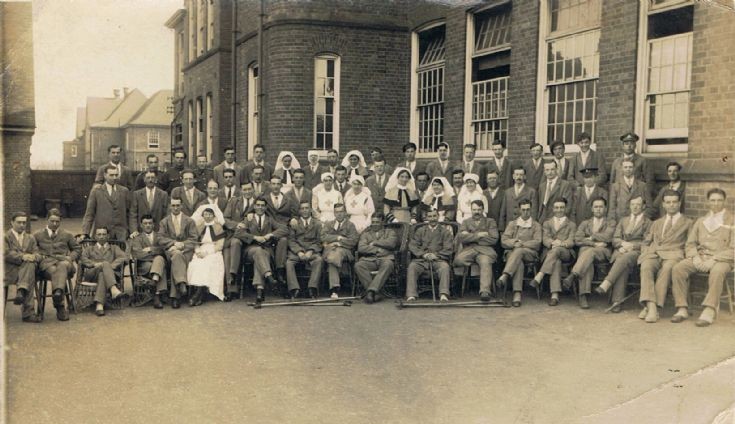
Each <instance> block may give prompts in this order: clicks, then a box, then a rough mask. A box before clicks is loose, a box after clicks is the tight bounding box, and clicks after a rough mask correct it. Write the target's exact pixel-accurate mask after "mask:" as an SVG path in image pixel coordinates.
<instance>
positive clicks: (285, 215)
mask: <svg viewBox="0 0 735 424" xmlns="http://www.w3.org/2000/svg"><path fill="white" fill-rule="evenodd" d="M270 183H271V184H270V193H268V195H267V196H263V197H265V201H266V203H267V205H268V207H267V213H268V216H270V217H271V218H274V219H275V220H276V222H278V223H279V224H281V225H283V226H284V227H286V228H287V226H288V223H289V221H290V220H291V217H292V212H293V210H294V205H292V204H291V200H290V197H287V196H284V194H283V192H282V191H283V180H282V179H281V177H279V176H277V175H274V176H272V177H271V181H270ZM287 253H288V233H286V234H284V235H283V236H282V237H281V238H279V239H278V240H277V241H276V251H275V255H276V256H275V260H276V280H278V282H279V283H283V282H284V281H283V276H284V275H285V274H286V271H285V269H284V267H285V266H286V255H287Z"/></svg>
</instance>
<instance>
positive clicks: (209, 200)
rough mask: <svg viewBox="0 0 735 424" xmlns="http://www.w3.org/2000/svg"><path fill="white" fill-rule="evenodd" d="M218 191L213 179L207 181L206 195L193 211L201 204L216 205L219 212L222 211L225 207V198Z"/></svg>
mask: <svg viewBox="0 0 735 424" xmlns="http://www.w3.org/2000/svg"><path fill="white" fill-rule="evenodd" d="M219 193H220V191H219V186H218V185H217V182H216V181H214V180H211V181H209V182H208V183H207V196H206V197H205V198H204V200H202V201H200V202H199V203H198V204H197V206H196V208H195V211H196V209H198V208H199V206H201V205H211V206H216V207H218V208H219V210H220V212H223V211H224V210H225V208H226V207H227V199H225V198H224V197H222V196H220V195H219Z"/></svg>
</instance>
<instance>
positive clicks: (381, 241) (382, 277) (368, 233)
mask: <svg viewBox="0 0 735 424" xmlns="http://www.w3.org/2000/svg"><path fill="white" fill-rule="evenodd" d="M377 163H380V162H377ZM377 163H376V166H377ZM397 244H398V237H397V236H396V232H395V231H393V230H391V229H388V228H385V227H384V226H383V214H382V213H381V212H380V211H378V212H376V213H374V214H373V216H372V218H371V219H370V226H369V227H368V228H366V229H365V231H363V232H362V234H361V235H360V241H359V242H358V244H357V253H358V254H359V255H360V259H359V260H358V261H357V263H356V264H355V273H356V274H357V278H358V279H359V280H360V283H361V284H362V286H363V287H367V292H366V293H365V303H367V304H371V303H374V302H375V301H376V300H379V299H378V293H380V289H382V288H383V285H384V284H385V282H386V281H387V280H388V276H389V275H390V272H391V270H392V269H393V257H394V252H395V250H396V247H397V246H396V245H397ZM371 272H376V274H375V276H374V277H373V276H372V275H371V274H370V273H371Z"/></svg>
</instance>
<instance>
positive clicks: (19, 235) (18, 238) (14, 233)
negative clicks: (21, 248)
mask: <svg viewBox="0 0 735 424" xmlns="http://www.w3.org/2000/svg"><path fill="white" fill-rule="evenodd" d="M10 231H12V232H13V235H15V239H16V240H20V238H21V237H22V236H23V235H24V234H25V233H26V232H25V231H23V232H22V233H16V232H15V230H13V229H11V230H10Z"/></svg>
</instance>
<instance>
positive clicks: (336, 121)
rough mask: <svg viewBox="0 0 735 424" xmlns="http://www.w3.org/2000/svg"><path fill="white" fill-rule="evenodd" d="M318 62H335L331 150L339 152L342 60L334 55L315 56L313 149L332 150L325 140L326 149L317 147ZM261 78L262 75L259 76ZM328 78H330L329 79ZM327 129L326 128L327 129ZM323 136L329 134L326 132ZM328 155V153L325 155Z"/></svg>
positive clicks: (322, 54) (321, 54) (320, 54)
mask: <svg viewBox="0 0 735 424" xmlns="http://www.w3.org/2000/svg"><path fill="white" fill-rule="evenodd" d="M318 60H334V77H333V78H334V94H333V95H332V97H331V98H332V99H333V101H334V105H333V107H332V147H331V149H335V150H338V151H339V126H340V116H339V115H340V113H339V109H340V79H341V58H340V56H339V55H337V54H334V53H319V54H317V55H315V56H314V61H313V65H314V70H313V79H314V84H313V87H314V92H313V95H312V99H313V102H312V106H313V108H314V111H313V112H314V113H313V121H312V122H313V126H312V133H313V139H312V144H311V146H312V149H314V150H318V151H320V152H321V151H323V152H326V151H328V150H329V149H330V148H328V147H326V140H325V146H324V147H325V148H320V147H317V134H318V133H317V107H316V102H317V99H319V98H321V97H319V96H317V92H316V82H317V78H318V77H317V74H316V63H317V61H318ZM258 75H259V76H260V74H258ZM327 78H328V77H327ZM323 98H325V99H326V98H329V97H327V96H324V97H323ZM325 129H326V127H325ZM322 134H328V133H327V132H326V131H325V132H323V133H322ZM325 154H326V153H325Z"/></svg>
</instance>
